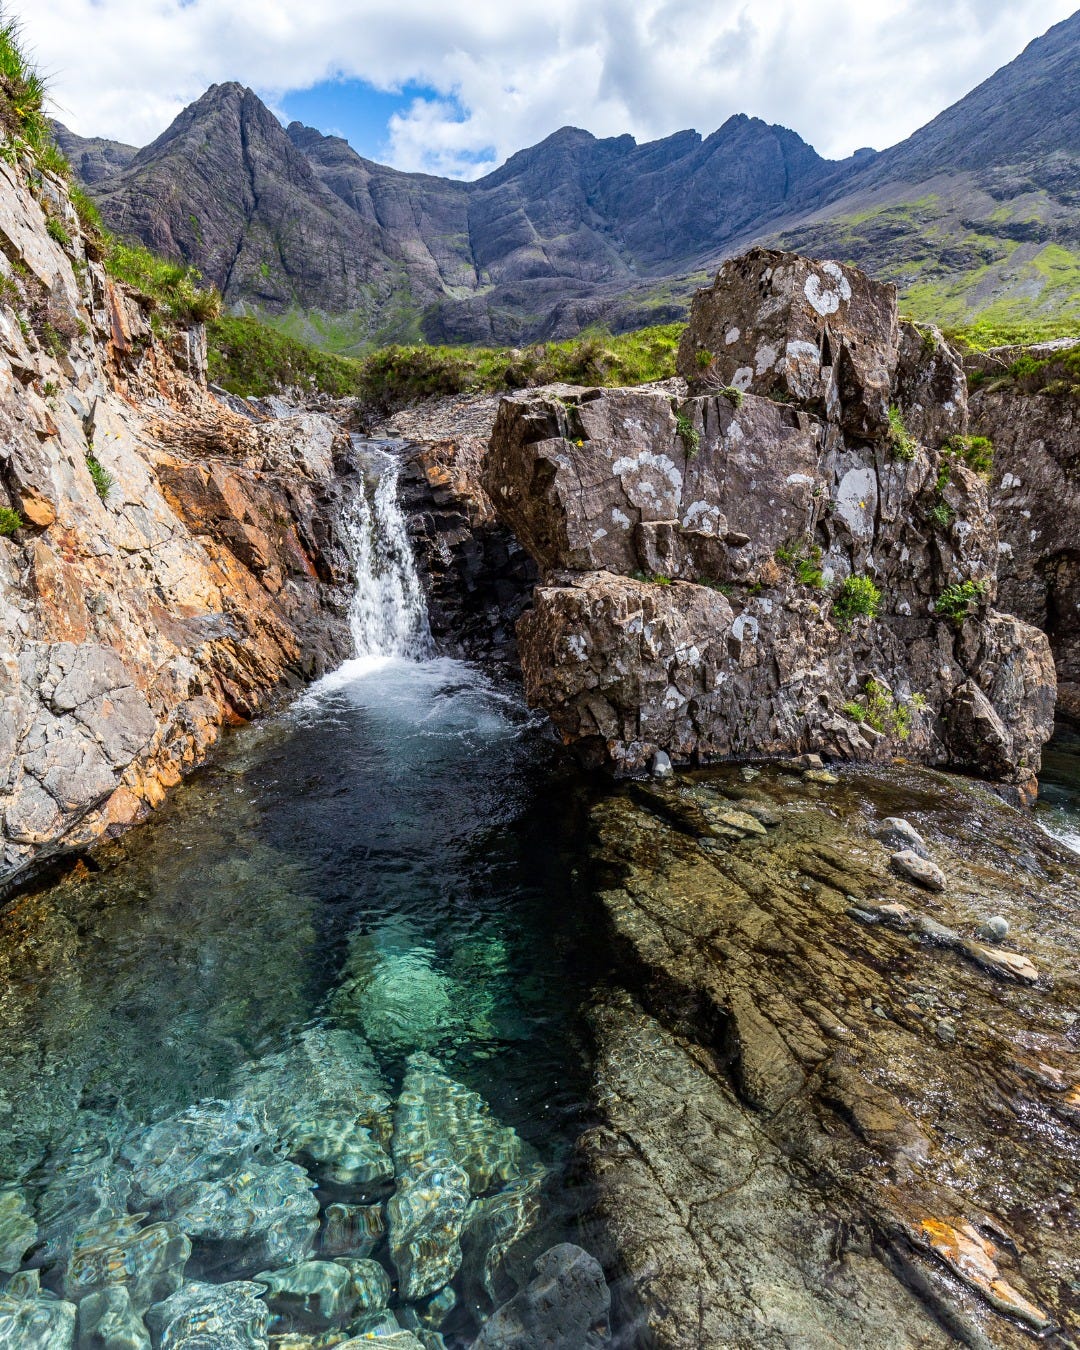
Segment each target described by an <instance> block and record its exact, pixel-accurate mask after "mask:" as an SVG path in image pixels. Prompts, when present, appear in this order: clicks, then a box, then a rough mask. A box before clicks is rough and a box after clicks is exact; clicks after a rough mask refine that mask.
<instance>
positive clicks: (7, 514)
mask: <svg viewBox="0 0 1080 1350" xmlns="http://www.w3.org/2000/svg"><path fill="white" fill-rule="evenodd" d="M22 526H23V518H22V516H20V515H19V513H18V511H13V510H12V509H11V507H10V506H0V535H3V536H4V537H5V538H7V539H10V538H11V536H12V535H13V534H14V533H15V531H16V530H21V529H22Z"/></svg>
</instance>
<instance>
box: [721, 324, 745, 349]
mask: <svg viewBox="0 0 1080 1350" xmlns="http://www.w3.org/2000/svg"><path fill="white" fill-rule="evenodd" d="M741 337H742V333H741V332H740V331H739V329H738V328H729V329H728V330H727V332H726V333H725V334H724V345H725V346H727V347H734V345H735V343H736V342H738V340H739V339H740V338H741Z"/></svg>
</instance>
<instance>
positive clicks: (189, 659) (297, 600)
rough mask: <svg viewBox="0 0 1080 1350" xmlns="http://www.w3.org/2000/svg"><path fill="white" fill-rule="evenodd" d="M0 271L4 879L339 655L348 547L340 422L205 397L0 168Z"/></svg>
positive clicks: (115, 811)
mask: <svg viewBox="0 0 1080 1350" xmlns="http://www.w3.org/2000/svg"><path fill="white" fill-rule="evenodd" d="M48 220H53V221H57V222H59V224H60V225H61V227H62V228H60V229H55V228H54V230H53V232H52V233H51V234H50V233H49V231H48V229H47V221H48ZM0 275H2V277H3V292H2V304H0V440H2V450H0V505H3V506H4V507H6V508H7V509H8V511H9V512H16V513H17V518H16V520H15V525H16V528H14V530H13V532H10V533H6V534H5V537H2V538H0V625H2V629H3V645H4V653H3V665H2V668H0V762H2V763H3V764H4V766H5V772H4V777H3V779H2V780H0V820H2V829H0V847H2V855H0V883H3V882H4V881H5V880H8V881H10V880H11V879H12V878H13V877H15V876H18V875H19V874H20V873H21V869H23V868H24V867H25V865H26V864H27V863H28V862H29V861H31V860H32V859H33V858H34V857H35V856H36V855H37V854H39V852H40V851H41V850H43V849H47V848H49V847H54V846H59V845H63V846H64V847H77V846H82V845H84V844H86V843H88V842H90V841H92V840H94V839H95V838H97V837H99V836H100V835H102V834H103V833H105V832H107V831H113V830H117V829H121V828H123V827H124V826H126V825H128V824H130V823H131V822H133V821H135V820H137V819H139V818H140V817H141V816H142V815H144V814H145V813H146V812H147V811H148V810H149V809H150V808H151V807H152V806H155V805H156V804H157V803H159V802H160V801H161V799H162V797H163V795H164V793H165V792H166V790H167V789H168V788H169V787H170V786H172V785H173V784H175V783H176V782H177V781H179V779H180V777H181V775H182V774H184V773H185V772H186V771H188V770H190V769H191V768H192V767H194V766H195V765H196V764H198V763H199V762H200V761H201V760H202V759H203V757H204V756H205V754H206V752H207V750H208V749H209V747H210V746H211V745H212V744H213V743H214V741H215V740H216V739H217V737H218V736H219V735H220V733H221V730H222V727H223V726H224V725H226V724H227V723H229V722H232V721H236V720H239V719H243V718H247V717H250V716H251V715H252V714H253V713H255V712H256V711H257V710H258V709H259V708H261V707H262V706H264V705H265V703H266V702H267V700H268V699H269V698H270V697H272V695H273V693H274V691H275V690H277V689H278V688H280V687H281V686H282V685H287V684H289V683H294V684H295V683H299V682H300V681H301V680H302V679H304V678H308V677H310V676H311V675H313V674H317V673H318V672H319V671H320V670H322V669H323V668H325V667H326V666H327V665H330V664H336V663H337V662H338V661H339V660H340V659H341V658H342V657H343V656H345V655H347V653H348V650H349V638H348V632H347V622H346V616H347V604H348V593H349V567H350V563H349V558H348V555H347V553H346V551H345V550H344V549H343V547H342V546H341V541H340V540H339V538H338V535H337V528H336V521H337V519H338V515H339V506H340V499H341V495H342V492H343V491H344V490H345V480H343V479H342V478H341V477H340V476H339V470H340V471H347V470H348V464H347V454H348V440H347V438H344V437H343V436H342V434H341V433H340V432H339V431H338V429H337V427H336V426H335V424H334V423H332V422H331V421H330V420H329V419H327V418H324V417H320V416H317V415H311V414H305V415H301V416H299V417H296V418H292V419H287V420H283V421H268V422H267V423H265V424H263V425H260V426H254V425H252V423H251V422H250V421H248V420H247V419H246V418H244V417H241V416H237V415H236V414H234V413H232V412H230V411H229V410H228V409H227V408H226V407H224V406H223V405H222V404H220V403H218V402H217V401H216V400H215V399H214V398H213V397H212V396H211V395H210V394H209V393H208V391H207V389H206V385H205V375H204V355H205V352H204V342H203V336H202V332H201V330H200V329H195V330H193V331H191V332H186V333H185V332H181V333H179V334H175V335H173V336H172V337H171V338H170V339H167V340H165V339H162V338H160V337H159V336H157V335H156V333H155V330H154V327H153V326H152V324H151V315H150V312H149V311H148V309H146V308H144V306H143V305H142V303H141V302H140V301H139V299H138V298H137V297H136V296H134V295H133V294H132V293H130V292H127V291H126V290H125V289H124V288H123V287H120V286H118V285H116V284H114V283H113V282H112V281H110V280H109V278H108V277H107V276H106V274H105V272H104V270H103V269H102V267H101V266H100V264H99V263H98V262H96V261H95V260H94V259H93V257H90V256H88V254H87V250H86V246H85V242H84V240H83V238H82V235H81V234H80V230H79V223H78V219H77V217H76V215H75V212H74V211H73V209H72V207H71V204H70V202H69V201H68V199H67V195H66V190H65V188H64V185H63V184H62V183H60V182H59V181H57V180H53V179H51V178H49V177H48V176H46V177H45V178H44V179H43V180H42V181H41V183H40V185H39V186H38V187H36V188H35V191H33V192H32V191H31V190H30V186H29V179H28V177H27V175H26V173H25V172H24V170H23V168H22V167H20V166H15V167H12V166H10V165H7V164H4V165H0ZM91 457H92V458H91ZM95 463H96V464H97V465H100V467H101V470H103V471H104V473H105V474H106V475H108V477H107V478H102V477H101V476H100V473H99V479H98V486H95V481H94V479H93V477H92V475H91V468H93V467H94V464H95ZM95 471H96V470H95ZM110 480H111V481H110ZM11 524H12V518H11V517H10V515H9V517H8V525H9V526H10V525H11Z"/></svg>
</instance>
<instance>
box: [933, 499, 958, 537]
mask: <svg viewBox="0 0 1080 1350" xmlns="http://www.w3.org/2000/svg"><path fill="white" fill-rule="evenodd" d="M926 514H927V516H928V517H929V519H930V520H932V521H933V522H934V524H935V525H938V526H940V528H941V529H943V530H947V529H948V528H949V526H950V525H951V524H952V523H953V521H954V520H955V519H956V512H955V511H954V510H953V509H952V507H951V506H950V505H949V503H948V502H942V501H937V502H935V503H934V505H933V506H932V507H931V508H930V510H929V511H927V513H926Z"/></svg>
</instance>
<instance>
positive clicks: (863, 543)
mask: <svg viewBox="0 0 1080 1350" xmlns="http://www.w3.org/2000/svg"><path fill="white" fill-rule="evenodd" d="M830 269H831V270H830ZM830 297H831V298H830ZM834 301H835V304H834V303H833V302H834ZM811 330H813V332H814V333H815V334H816V337H815V339H814V341H815V342H816V343H817V346H816V347H815V353H816V355H815V360H814V362H810V358H809V354H808V352H804V351H803V347H808V346H809V345H811V339H810V336H808V335H809V334H810V333H811ZM710 344H711V345H710ZM800 344H801V345H800ZM721 352H722V353H726V354H725V355H723V357H722V360H721V356H720V355H718V353H721ZM823 353H824V355H822V354H823ZM766 357H767V358H768V359H766ZM804 357H805V360H804V359H803V358H804ZM826 357H827V358H828V359H825V358H826ZM705 358H707V359H705ZM796 358H798V359H796ZM718 362H720V364H717V363H718ZM725 363H726V364H725ZM680 365H681V369H682V370H683V373H684V374H685V375H686V376H687V378H688V379H689V380H690V381H691V386H692V388H697V389H699V390H704V391H705V392H700V393H698V394H697V395H695V396H694V397H691V398H689V399H687V400H685V401H682V402H680V401H679V400H678V399H677V398H675V397H673V396H672V395H671V394H670V393H668V392H663V391H659V390H655V389H653V390H649V389H604V390H601V389H573V388H570V387H568V386H555V387H553V388H551V389H547V390H534V391H528V392H523V393H520V394H516V395H514V396H512V397H508V398H506V399H504V400H503V402H502V404H501V406H500V409H499V413H498V416H497V418H496V421H495V426H494V431H493V434H492V439H491V446H490V450H489V453H488V457H487V460H486V463H485V468H484V485H485V488H486V489H487V491H488V493H489V495H490V497H491V500H492V502H493V503H494V505H495V507H496V509H497V510H498V511H499V513H500V514H501V516H502V517H503V519H504V520H505V521H506V522H507V523H508V524H509V525H510V526H511V527H512V528H513V529H514V531H515V533H516V534H517V536H518V537H519V538H520V539H521V541H522V543H524V545H525V546H526V548H528V549H529V551H530V553H531V554H532V555H533V557H534V558H535V559H536V561H537V563H538V564H539V566H540V569H541V572H542V577H541V582H540V584H539V585H538V587H537V588H536V591H535V593H534V604H533V608H532V609H531V610H529V611H527V612H526V613H525V615H524V616H523V617H522V619H521V622H520V624H519V628H518V636H519V643H520V650H521V662H522V671H523V675H524V682H525V690H526V694H527V696H528V698H529V701H530V702H531V703H532V704H533V705H534V706H538V707H541V708H543V709H544V710H545V711H547V712H548V713H550V715H551V717H552V718H553V720H554V722H555V724H556V726H557V728H558V729H559V731H560V732H561V733H562V734H563V736H564V738H565V739H566V740H567V741H568V742H572V743H575V744H576V745H578V746H579V748H580V749H581V750H582V751H583V752H584V754H585V755H586V757H587V758H589V759H591V760H593V761H597V762H602V763H604V764H606V765H608V766H609V767H614V768H615V769H616V770H620V771H627V772H638V771H641V770H644V769H645V768H646V767H647V766H648V765H649V764H650V763H651V762H652V760H653V757H654V756H655V755H656V754H657V753H658V752H665V753H667V754H669V755H671V756H672V757H673V758H675V759H677V760H681V761H683V762H686V761H687V760H690V759H695V758H696V759H699V760H701V759H706V760H707V759H709V758H712V757H716V756H726V755H749V754H755V753H765V754H799V753H805V752H822V753H825V754H828V755H830V756H833V757H837V758H845V759H872V758H884V757H886V756H887V755H895V754H897V753H900V752H901V751H902V753H903V754H904V756H905V757H907V758H910V759H914V760H919V761H922V762H925V763H929V764H935V765H941V766H953V767H958V768H960V767H962V768H965V769H973V770H974V771H975V772H977V773H980V774H982V775H984V776H986V777H988V778H991V779H995V780H1000V781H1004V782H1009V783H1020V784H1026V783H1029V782H1030V781H1031V780H1032V778H1033V775H1034V774H1035V773H1036V772H1037V770H1038V767H1039V764H1040V757H1041V749H1042V745H1043V743H1044V742H1045V740H1046V739H1047V738H1048V736H1049V734H1050V731H1051V729H1052V722H1053V707H1054V697H1055V688H1056V684H1055V676H1054V669H1053V663H1052V660H1051V657H1050V651H1049V647H1048V644H1047V641H1046V638H1045V637H1044V636H1043V634H1042V633H1040V632H1038V631H1037V630H1036V629H1034V628H1031V627H1030V626H1028V625H1027V624H1024V623H1021V622H1020V621H1019V620H1016V619H1013V618H1011V617H1009V616H1007V615H1002V614H998V613H996V612H995V611H994V610H993V609H992V605H993V602H994V598H995V587H996V575H997V566H998V556H999V554H998V542H997V533H996V530H995V527H994V523H993V518H992V516H991V514H990V511H989V509H988V502H987V493H986V485H985V483H984V482H983V481H982V479H981V478H980V477H979V475H978V474H977V473H975V472H973V471H972V470H971V469H970V468H969V467H968V466H967V464H966V463H965V462H964V461H963V459H962V457H961V456H959V455H957V454H956V453H955V452H954V449H953V447H952V444H951V442H950V441H949V440H947V437H950V436H952V435H953V434H955V433H956V432H958V431H960V430H962V429H963V427H964V426H966V418H967V407H966V392H965V389H964V385H963V379H962V373H961V372H960V367H959V363H958V361H957V359H956V357H955V354H954V353H952V352H951V351H950V350H949V349H948V348H947V346H946V345H945V344H944V342H943V340H942V339H941V338H940V335H939V334H937V333H936V332H934V331H932V330H925V331H924V330H914V332H909V331H908V328H907V327H905V328H904V329H903V330H902V331H901V329H900V328H899V327H898V324H897V320H896V304H895V295H894V293H893V290H892V288H891V287H886V286H880V285H878V284H877V283H873V282H870V281H868V280H867V279H866V278H865V277H861V276H860V274H859V273H857V272H855V271H854V270H853V269H851V268H841V267H840V266H839V265H837V264H821V265H819V264H811V263H809V262H807V261H806V260H805V259H800V258H797V257H796V256H795V255H782V254H768V253H762V252H761V251H758V252H755V253H753V254H750V255H748V257H747V258H746V259H742V260H736V261H735V262H733V263H729V264H727V265H726V266H725V268H724V270H723V271H722V272H721V274H720V276H719V277H718V279H717V282H716V285H715V286H714V287H712V288H711V289H708V290H705V291H702V292H699V294H698V296H697V298H696V300H695V302H694V311H693V316H692V319H691V323H690V327H689V328H688V330H687V336H686V337H685V338H684V340H683V345H682V347H681V349H680ZM729 366H733V369H731V370H729V369H728V367H729ZM811 367H812V369H811ZM718 372H719V373H718ZM740 375H741V376H743V377H744V378H741V379H740V378H737V377H739V376H740ZM725 382H726V383H725ZM729 386H730V387H729ZM744 390H748V391H749V392H744ZM938 400H942V401H941V402H938Z"/></svg>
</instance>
